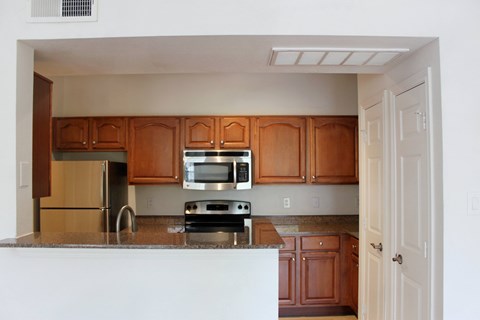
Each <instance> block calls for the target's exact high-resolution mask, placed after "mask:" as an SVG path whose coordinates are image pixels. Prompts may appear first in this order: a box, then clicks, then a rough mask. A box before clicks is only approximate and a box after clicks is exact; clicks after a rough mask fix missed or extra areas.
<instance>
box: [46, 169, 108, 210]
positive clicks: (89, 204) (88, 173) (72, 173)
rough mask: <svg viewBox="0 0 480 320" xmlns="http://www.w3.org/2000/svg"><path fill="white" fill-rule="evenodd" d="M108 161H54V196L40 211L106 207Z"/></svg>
mask: <svg viewBox="0 0 480 320" xmlns="http://www.w3.org/2000/svg"><path fill="white" fill-rule="evenodd" d="M105 163H106V162H105V161H52V193H51V196H50V197H45V198H41V200H40V207H41V208H104V207H107V208H108V207H109V204H108V203H106V198H107V197H106V192H107V190H106V183H105V182H106V181H105V180H106V165H105Z"/></svg>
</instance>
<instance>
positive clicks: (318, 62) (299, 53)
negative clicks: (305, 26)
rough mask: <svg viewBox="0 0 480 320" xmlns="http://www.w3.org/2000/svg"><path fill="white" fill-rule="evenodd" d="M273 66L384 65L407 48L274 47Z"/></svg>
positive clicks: (271, 62) (406, 50) (271, 61)
mask: <svg viewBox="0 0 480 320" xmlns="http://www.w3.org/2000/svg"><path fill="white" fill-rule="evenodd" d="M272 51H273V54H272V56H271V57H272V58H271V60H270V65H273V66H383V65H385V64H387V63H389V62H390V61H392V60H393V59H394V58H396V57H398V56H399V55H400V54H402V53H404V52H408V51H410V50H409V49H406V48H392V49H388V48H273V49H272Z"/></svg>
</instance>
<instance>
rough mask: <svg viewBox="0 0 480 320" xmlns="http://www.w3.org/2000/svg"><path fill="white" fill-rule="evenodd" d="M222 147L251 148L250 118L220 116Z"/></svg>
mask: <svg viewBox="0 0 480 320" xmlns="http://www.w3.org/2000/svg"><path fill="white" fill-rule="evenodd" d="M219 122H220V148H225V149H248V148H250V118H241V117H224V118H220V121H219Z"/></svg>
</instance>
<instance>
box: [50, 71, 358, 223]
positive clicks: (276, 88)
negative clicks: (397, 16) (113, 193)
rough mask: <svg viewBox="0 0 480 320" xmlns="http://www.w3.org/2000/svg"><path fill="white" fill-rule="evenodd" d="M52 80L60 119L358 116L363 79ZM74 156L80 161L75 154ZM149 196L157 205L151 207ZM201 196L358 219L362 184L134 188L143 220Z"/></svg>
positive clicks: (274, 210) (260, 211)
mask: <svg viewBox="0 0 480 320" xmlns="http://www.w3.org/2000/svg"><path fill="white" fill-rule="evenodd" d="M52 79H53V80H54V83H55V84H54V95H55V97H54V108H53V114H54V115H55V116H87V115H95V116H98V115H201V114H222V115H228V114H238V115H240V114H246V115H256V114H263V115H273V114H301V115H332V114H340V115H353V114H357V112H358V110H357V84H356V81H357V77H356V75H324V74H319V75H312V74H274V75H265V74H221V75H220V74H176V75H125V76H118V75H110V76H81V77H80V76H79V77H61V78H55V77H53V78H52ZM68 156H69V158H72V154H69V155H68ZM75 156H76V155H75V154H73V157H75ZM102 156H108V155H102ZM283 197H290V198H291V208H290V209H284V208H283V206H282V203H283V201H282V199H283ZM314 198H318V202H319V203H320V205H319V207H316V206H315V207H314V205H313V203H314ZM149 199H152V201H149V202H150V203H151V204H152V206H151V207H147V205H146V204H147V201H148V200H149ZM172 199H174V200H173V201H172ZM200 199H238V200H245V201H251V202H252V208H253V213H254V214H256V215H266V214H268V215H271V214H291V215H294V214H307V215H313V214H322V215H323V214H358V186H356V185H345V186H305V185H281V186H278V185H276V186H255V187H254V188H253V189H252V190H247V191H208V192H207V191H203V192H198V191H185V190H183V189H181V188H180V187H179V186H142V187H135V188H130V197H129V201H130V204H131V205H134V206H135V207H136V211H137V214H140V215H158V214H182V212H183V203H184V202H185V201H191V200H200Z"/></svg>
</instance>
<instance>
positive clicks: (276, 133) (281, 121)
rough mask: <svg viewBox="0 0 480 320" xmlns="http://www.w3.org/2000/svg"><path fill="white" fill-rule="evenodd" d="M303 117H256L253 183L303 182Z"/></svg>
mask: <svg viewBox="0 0 480 320" xmlns="http://www.w3.org/2000/svg"><path fill="white" fill-rule="evenodd" d="M305 134H306V119H305V118H303V117H259V118H256V121H255V135H256V136H255V151H254V154H255V183H303V182H305Z"/></svg>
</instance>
